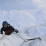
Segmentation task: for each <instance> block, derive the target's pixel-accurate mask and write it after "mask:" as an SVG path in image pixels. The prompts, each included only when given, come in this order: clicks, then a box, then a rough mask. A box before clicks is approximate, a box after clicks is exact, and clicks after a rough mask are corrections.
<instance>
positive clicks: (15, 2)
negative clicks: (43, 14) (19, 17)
mask: <svg viewBox="0 0 46 46" xmlns="http://www.w3.org/2000/svg"><path fill="white" fill-rule="evenodd" d="M37 8H38V7H37V6H36V5H35V3H34V1H33V0H0V10H4V11H9V10H34V9H37Z"/></svg>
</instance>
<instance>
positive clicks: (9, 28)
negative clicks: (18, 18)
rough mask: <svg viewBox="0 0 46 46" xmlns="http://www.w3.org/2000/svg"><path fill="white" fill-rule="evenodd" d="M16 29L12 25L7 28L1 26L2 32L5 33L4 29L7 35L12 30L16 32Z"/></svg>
mask: <svg viewBox="0 0 46 46" xmlns="http://www.w3.org/2000/svg"><path fill="white" fill-rule="evenodd" d="M14 30H15V29H14V28H13V27H12V26H10V25H8V26H7V28H4V27H2V28H1V34H3V31H4V32H5V34H6V35H10V34H11V33H12V32H14Z"/></svg>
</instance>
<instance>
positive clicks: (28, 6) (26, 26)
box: [0, 0, 46, 46]
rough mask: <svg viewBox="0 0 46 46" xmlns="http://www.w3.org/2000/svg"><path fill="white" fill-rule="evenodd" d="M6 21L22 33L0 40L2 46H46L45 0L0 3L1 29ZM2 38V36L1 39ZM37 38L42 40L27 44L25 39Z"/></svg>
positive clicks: (7, 0)
mask: <svg viewBox="0 0 46 46" xmlns="http://www.w3.org/2000/svg"><path fill="white" fill-rule="evenodd" d="M42 4H43V5H42ZM5 20H6V21H7V22H8V23H10V24H11V25H12V26H13V27H14V28H15V29H18V30H19V32H20V33H18V34H16V33H12V34H11V35H9V36H7V35H5V36H4V37H3V38H2V39H1V40H0V46H46V3H45V0H10V1H9V0H4V1H0V28H1V27H2V22H3V21H5ZM2 36H3V35H2V34H0V38H1V37H2ZM37 37H40V38H41V39H42V40H39V39H36V40H32V41H28V42H25V39H30V38H31V39H32V38H37Z"/></svg>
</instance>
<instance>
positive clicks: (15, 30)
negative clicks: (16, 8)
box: [10, 26, 18, 33]
mask: <svg viewBox="0 0 46 46" xmlns="http://www.w3.org/2000/svg"><path fill="white" fill-rule="evenodd" d="M10 27H11V29H12V31H14V32H16V33H18V30H17V29H14V28H13V27H12V26H10Z"/></svg>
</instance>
